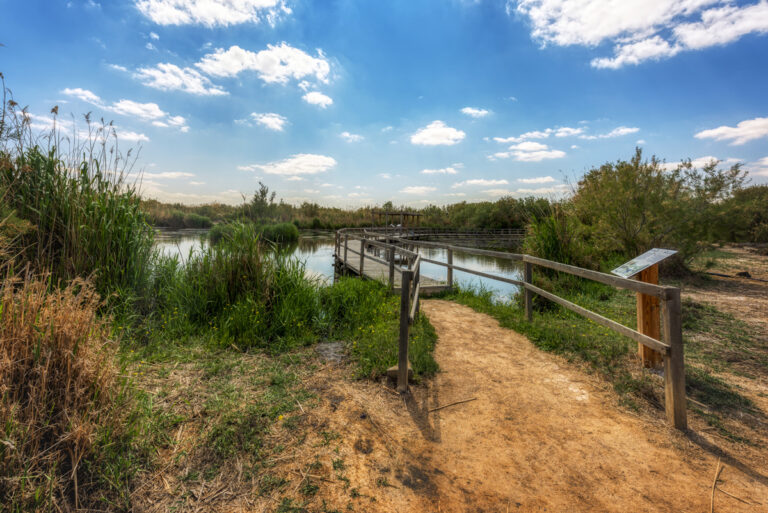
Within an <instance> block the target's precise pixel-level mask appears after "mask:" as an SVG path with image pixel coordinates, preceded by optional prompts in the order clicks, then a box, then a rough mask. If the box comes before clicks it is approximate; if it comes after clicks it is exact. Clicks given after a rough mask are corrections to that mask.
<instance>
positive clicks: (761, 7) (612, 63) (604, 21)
mask: <svg viewBox="0 0 768 513" xmlns="http://www.w3.org/2000/svg"><path fill="white" fill-rule="evenodd" d="M507 9H508V11H510V12H511V11H512V9H515V10H516V11H517V12H518V13H521V14H524V15H526V16H528V17H529V18H530V20H531V25H532V28H533V30H532V36H533V37H534V38H535V39H537V40H539V41H540V42H541V43H543V45H546V44H555V45H558V46H569V45H581V46H586V47H590V48H594V47H597V46H598V45H601V44H603V43H606V42H608V43H612V44H613V56H611V57H598V58H595V59H593V60H592V62H591V64H592V66H593V67H595V68H609V69H616V68H620V67H623V66H627V65H637V64H640V63H642V62H644V61H648V60H658V59H662V58H669V57H672V56H674V55H677V54H678V53H680V52H682V51H691V50H699V49H703V48H708V47H711V46H714V45H723V44H728V43H731V42H733V41H736V40H737V39H739V38H740V37H742V36H744V35H746V34H751V33H755V34H762V33H765V32H768V2H765V1H763V0H761V1H758V2H756V3H754V4H751V5H734V4H733V3H732V2H731V1H729V0H622V1H616V0H580V1H570V0H516V1H513V0H509V1H508V4H507Z"/></svg>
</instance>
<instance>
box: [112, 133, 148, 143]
mask: <svg viewBox="0 0 768 513" xmlns="http://www.w3.org/2000/svg"><path fill="white" fill-rule="evenodd" d="M115 134H116V135H117V139H118V140H121V139H122V140H123V141H130V142H149V137H147V136H146V135H144V134H140V133H138V132H132V131H130V130H119V131H118V130H115Z"/></svg>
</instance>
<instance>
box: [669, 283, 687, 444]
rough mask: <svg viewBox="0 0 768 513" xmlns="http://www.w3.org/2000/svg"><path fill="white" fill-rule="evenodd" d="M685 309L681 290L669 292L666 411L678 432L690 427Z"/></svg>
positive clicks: (675, 289) (670, 290)
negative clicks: (686, 390)
mask: <svg viewBox="0 0 768 513" xmlns="http://www.w3.org/2000/svg"><path fill="white" fill-rule="evenodd" d="M681 317H682V307H681V305H680V289H678V288H674V289H669V291H668V295H667V297H666V298H665V299H664V342H666V343H667V344H669V345H670V350H669V353H668V354H666V355H665V356H664V409H665V410H666V413H667V421H668V422H669V423H670V424H672V425H673V426H674V427H676V428H677V429H682V430H685V429H687V428H688V419H687V417H686V407H687V404H686V397H685V360H684V357H683V327H682V319H681Z"/></svg>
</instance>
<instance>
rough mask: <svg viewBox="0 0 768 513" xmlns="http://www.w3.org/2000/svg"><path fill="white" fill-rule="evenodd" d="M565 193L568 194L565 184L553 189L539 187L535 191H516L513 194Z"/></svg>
mask: <svg viewBox="0 0 768 513" xmlns="http://www.w3.org/2000/svg"><path fill="white" fill-rule="evenodd" d="M566 192H568V186H567V185H566V184H561V185H556V186H554V187H539V188H537V189H517V190H516V191H515V194H519V195H526V194H528V195H530V194H564V193H566Z"/></svg>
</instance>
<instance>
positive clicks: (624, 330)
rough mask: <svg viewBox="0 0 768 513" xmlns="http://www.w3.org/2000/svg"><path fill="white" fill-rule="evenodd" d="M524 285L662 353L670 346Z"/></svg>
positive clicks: (544, 291) (529, 285)
mask: <svg viewBox="0 0 768 513" xmlns="http://www.w3.org/2000/svg"><path fill="white" fill-rule="evenodd" d="M524 286H525V288H527V289H529V290H531V291H533V292H535V293H536V294H538V295H540V296H542V297H545V298H547V299H549V300H550V301H552V302H554V303H557V304H558V305H561V306H564V307H565V308H567V309H568V310H572V311H574V312H576V313H577V314H580V315H583V316H584V317H586V318H587V319H590V320H592V321H594V322H596V323H598V324H600V325H602V326H605V327H606V328H611V329H612V330H613V331H615V332H617V333H620V334H622V335H624V336H625V337H629V338H631V339H632V340H634V341H636V342H642V343H643V344H645V345H647V346H650V347H652V348H654V349H656V350H657V351H661V352H662V353H667V352H668V351H669V348H670V346H669V345H667V344H666V343H665V342H660V341H658V340H654V339H652V338H651V337H649V336H647V335H643V334H642V333H640V332H637V331H635V330H633V329H632V328H627V327H626V326H624V325H623V324H619V323H618V322H616V321H612V320H611V319H608V318H607V317H603V316H602V315H600V314H597V313H595V312H593V311H591V310H587V309H586V308H584V307H581V306H579V305H577V304H576V303H571V302H570V301H568V300H567V299H563V298H561V297H559V296H556V295H554V294H552V293H551V292H547V291H546V290H544V289H540V288H539V287H536V286H534V285H531V284H530V283H525V284H524Z"/></svg>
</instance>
